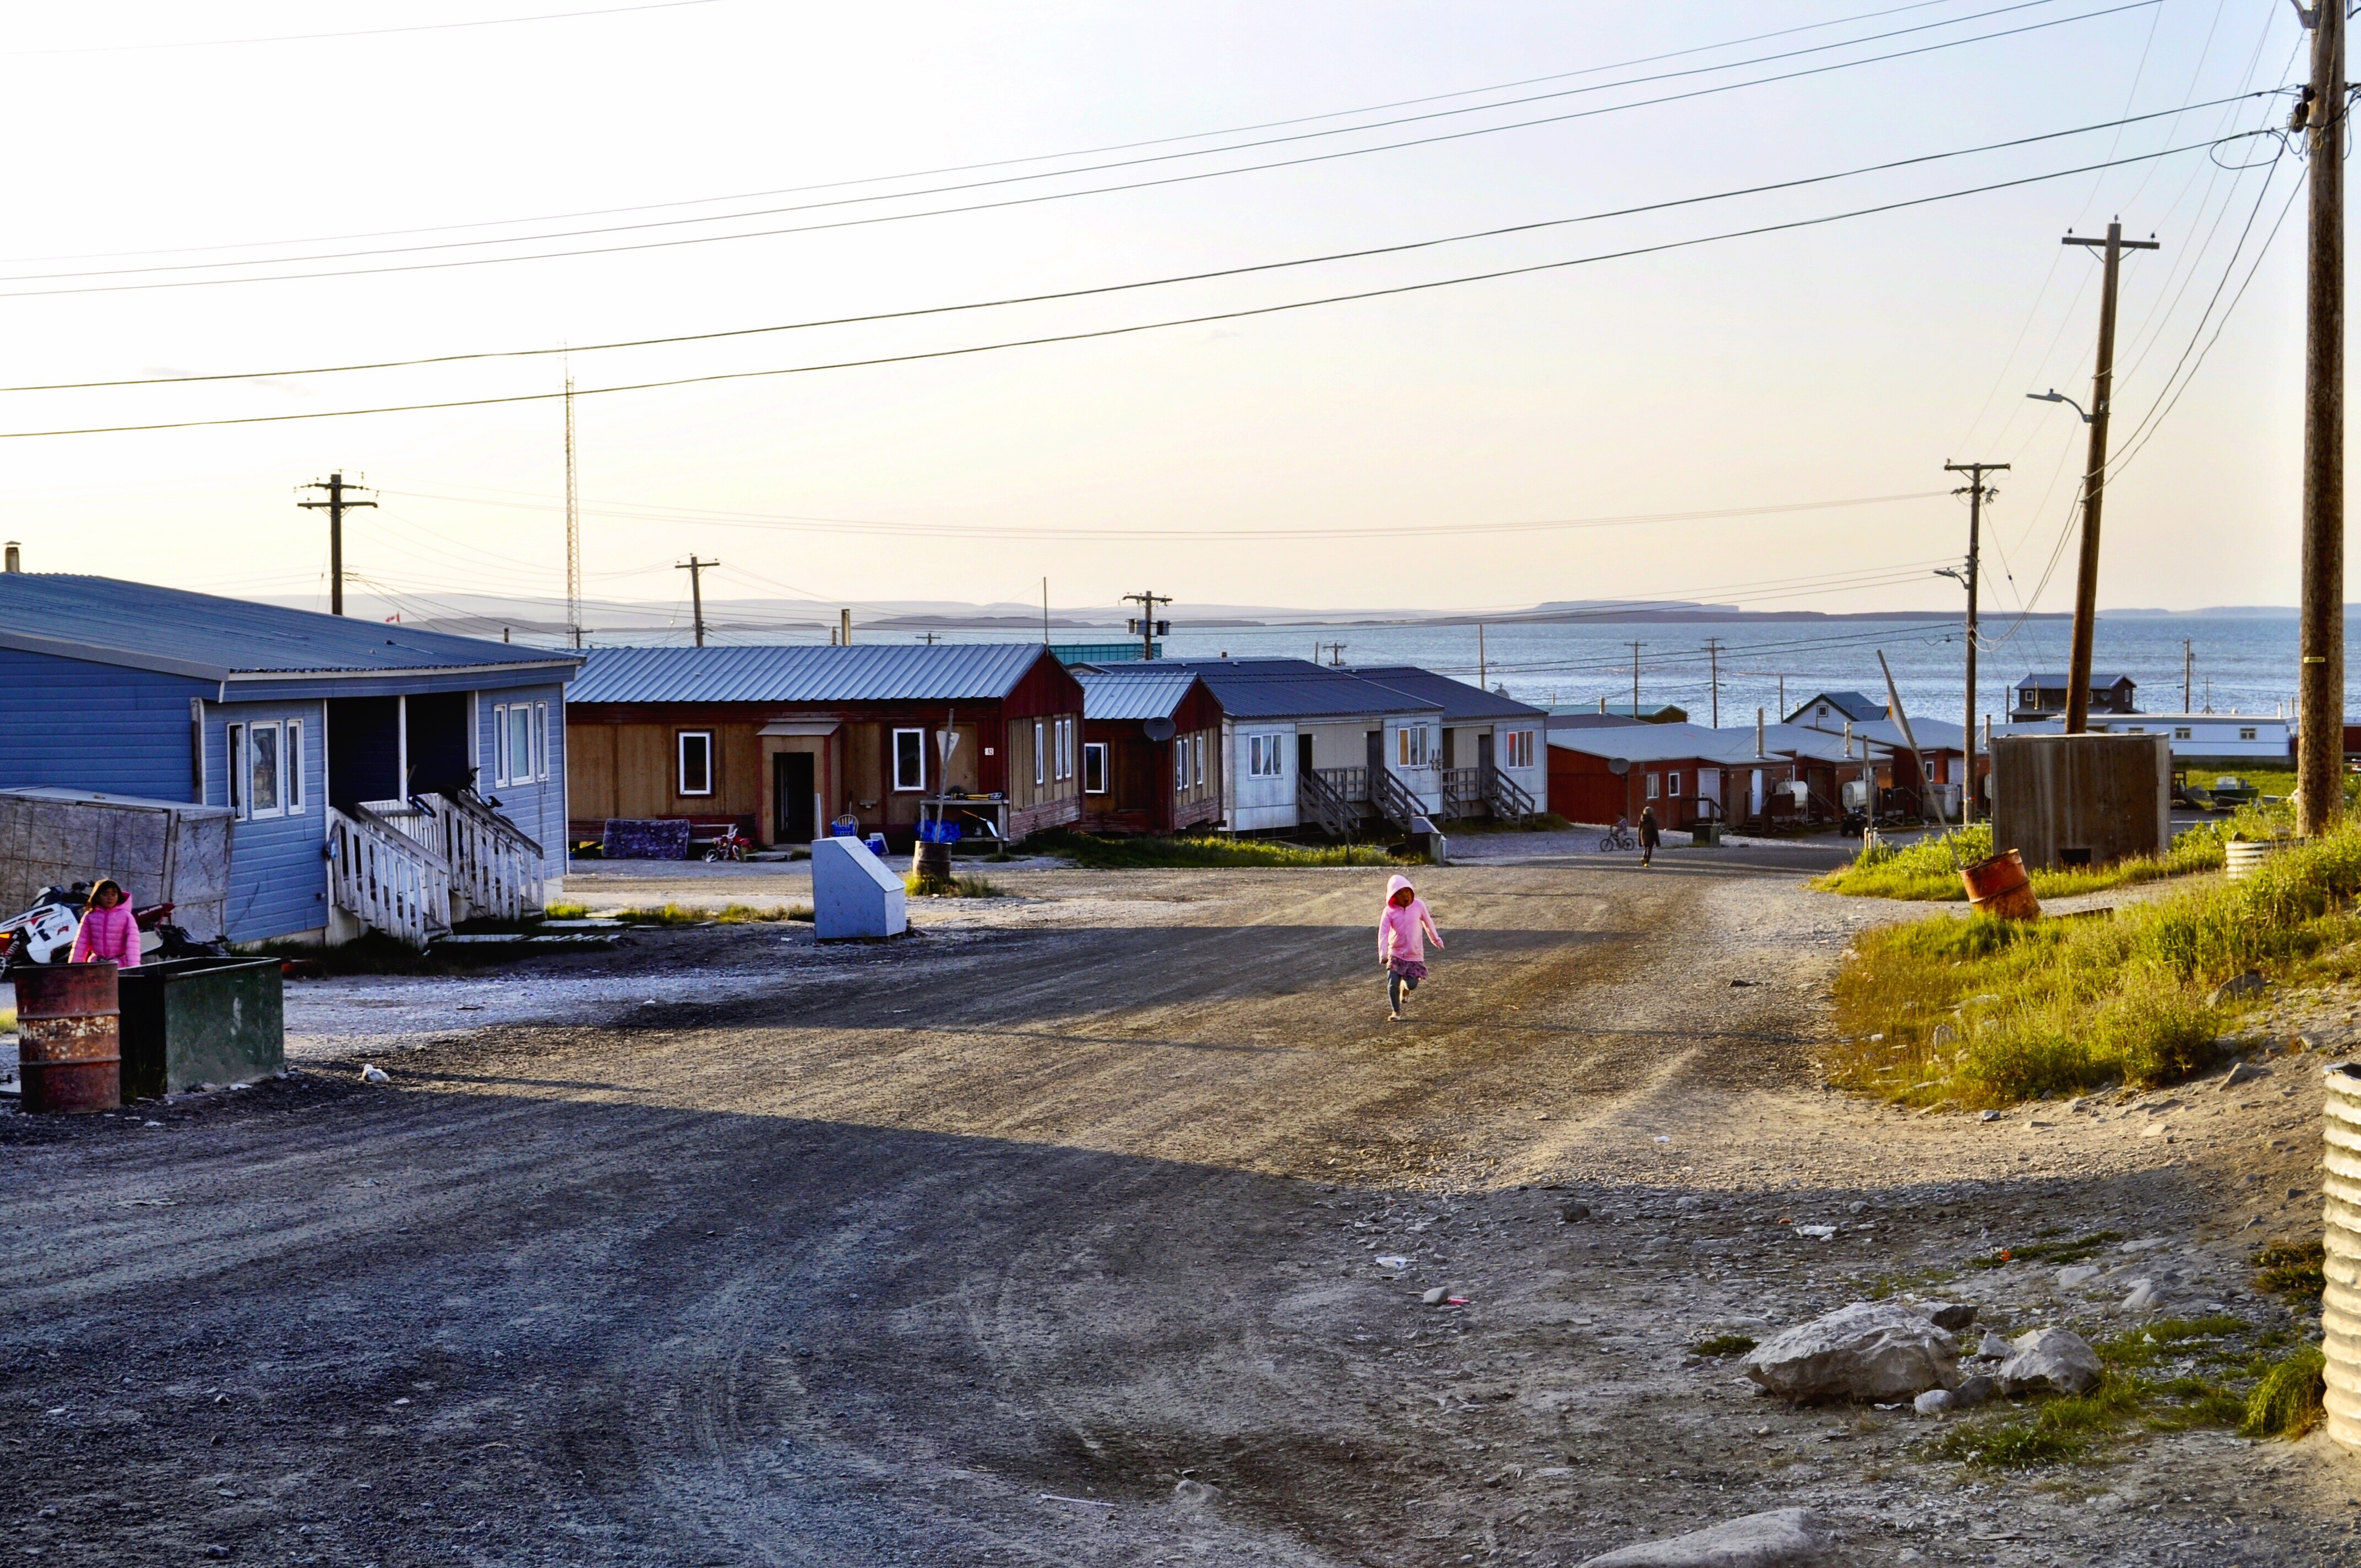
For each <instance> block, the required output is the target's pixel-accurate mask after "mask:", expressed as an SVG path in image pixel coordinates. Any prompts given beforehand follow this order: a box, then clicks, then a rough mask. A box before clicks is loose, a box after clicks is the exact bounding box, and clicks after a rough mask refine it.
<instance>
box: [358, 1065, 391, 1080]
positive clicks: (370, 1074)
mask: <svg viewBox="0 0 2361 1568" xmlns="http://www.w3.org/2000/svg"><path fill="white" fill-rule="evenodd" d="M361 1081H362V1082H363V1083H391V1082H392V1081H393V1075H392V1074H391V1073H389V1072H388V1071H386V1070H385V1069H383V1068H381V1067H376V1066H372V1065H371V1064H369V1063H368V1062H363V1063H362V1064H361Z"/></svg>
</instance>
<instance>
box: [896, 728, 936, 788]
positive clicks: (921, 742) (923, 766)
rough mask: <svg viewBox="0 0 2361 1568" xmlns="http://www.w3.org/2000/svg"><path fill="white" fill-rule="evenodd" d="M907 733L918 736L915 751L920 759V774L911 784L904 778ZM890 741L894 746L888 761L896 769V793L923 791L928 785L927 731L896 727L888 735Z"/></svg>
mask: <svg viewBox="0 0 2361 1568" xmlns="http://www.w3.org/2000/svg"><path fill="white" fill-rule="evenodd" d="M905 735H915V736H917V738H918V744H917V748H916V751H915V754H916V755H917V759H918V776H917V781H916V782H915V783H910V784H905V783H904V782H903V780H902V737H903V736H905ZM888 741H889V744H890V746H891V748H892V755H891V756H890V757H889V758H888V759H887V763H888V765H889V766H890V767H891V768H892V769H893V771H894V793H895V794H896V795H913V794H917V793H921V792H923V791H924V790H925V789H926V787H927V732H926V731H925V730H924V729H896V730H895V731H894V732H893V733H892V734H891V736H889V737H888Z"/></svg>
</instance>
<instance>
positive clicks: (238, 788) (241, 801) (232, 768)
mask: <svg viewBox="0 0 2361 1568" xmlns="http://www.w3.org/2000/svg"><path fill="white" fill-rule="evenodd" d="M245 771H246V726H245V725H243V724H233V725H231V726H230V727H229V729H228V746H227V766H226V767H225V768H224V770H223V772H224V773H225V775H226V776H227V777H228V779H229V808H230V809H231V810H232V811H234V812H236V814H237V815H238V816H240V817H243V816H245V815H246V779H245V777H244V774H245Z"/></svg>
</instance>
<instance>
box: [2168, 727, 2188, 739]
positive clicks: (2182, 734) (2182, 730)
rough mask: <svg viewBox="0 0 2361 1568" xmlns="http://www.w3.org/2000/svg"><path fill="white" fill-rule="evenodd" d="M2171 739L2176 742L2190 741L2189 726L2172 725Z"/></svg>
mask: <svg viewBox="0 0 2361 1568" xmlns="http://www.w3.org/2000/svg"><path fill="white" fill-rule="evenodd" d="M2172 738H2173V739H2174V740H2188V739H2190V734H2189V726H2188V725H2186V724H2176V725H2174V726H2173V727H2172Z"/></svg>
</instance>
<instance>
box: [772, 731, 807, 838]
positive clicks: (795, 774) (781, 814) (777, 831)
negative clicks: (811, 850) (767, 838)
mask: <svg viewBox="0 0 2361 1568" xmlns="http://www.w3.org/2000/svg"><path fill="white" fill-rule="evenodd" d="M817 760H818V759H816V758H814V757H813V755H812V754H811V753H810V752H809V751H781V752H779V753H777V754H776V755H774V757H772V759H771V818H772V821H771V829H772V841H773V842H774V843H780V844H808V843H810V842H811V841H812V840H813V839H817V838H818V837H819V794H818V790H819V784H818V778H817V776H816V775H815V773H814V771H813V766H812V764H813V763H814V762H816V761H817Z"/></svg>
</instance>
